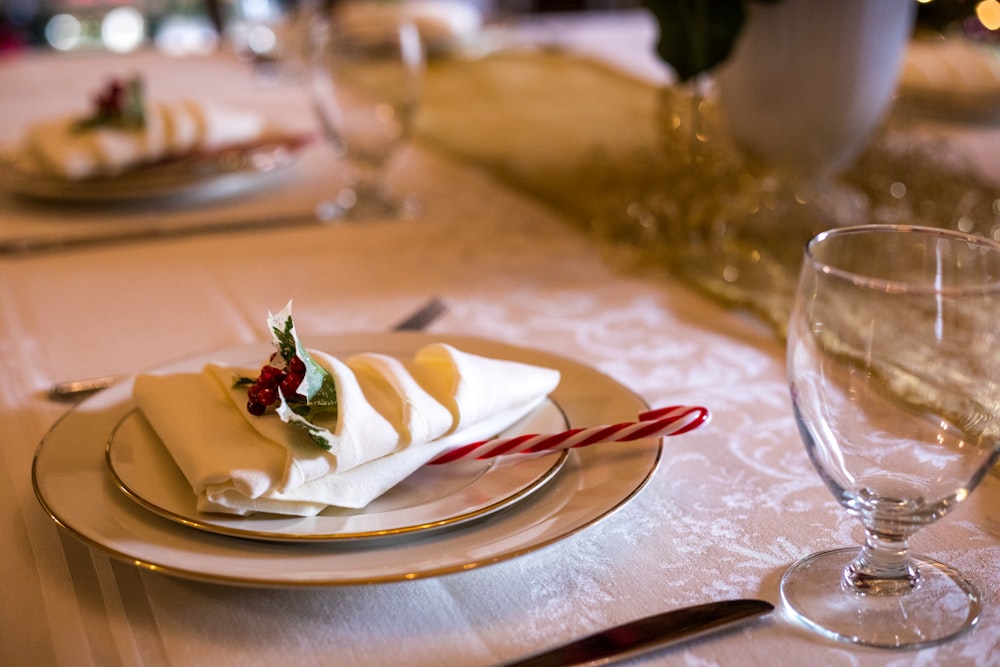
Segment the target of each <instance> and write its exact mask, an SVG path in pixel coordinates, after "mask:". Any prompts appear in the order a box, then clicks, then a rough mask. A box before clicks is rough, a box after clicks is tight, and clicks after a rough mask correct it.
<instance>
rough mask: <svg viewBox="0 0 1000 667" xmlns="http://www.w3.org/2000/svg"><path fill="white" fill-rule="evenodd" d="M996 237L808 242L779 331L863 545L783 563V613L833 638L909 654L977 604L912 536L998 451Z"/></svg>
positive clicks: (802, 405)
mask: <svg viewBox="0 0 1000 667" xmlns="http://www.w3.org/2000/svg"><path fill="white" fill-rule="evenodd" d="M998 322H1000V245H998V244H996V243H993V242H991V241H988V240H985V239H982V238H975V237H972V236H968V235H964V234H959V233H957V232H947V231H943V230H934V229H924V228H915V227H905V226H883V225H870V226H861V227H849V228H841V229H836V230H833V231H830V232H826V233H824V234H821V235H819V236H818V237H816V238H815V239H813V241H812V242H811V243H810V244H809V246H808V249H807V251H806V256H805V261H804V263H803V267H802V271H801V275H800V279H799V285H798V291H797V294H796V300H795V305H794V308H793V314H792V317H791V320H790V324H789V333H788V373H789V381H790V386H791V393H792V402H793V406H794V411H795V416H796V420H797V422H798V424H799V430H800V433H801V435H802V439H803V441H804V442H805V445H806V449H807V451H808V453H809V457H810V459H811V460H812V463H813V465H814V466H815V467H816V469H817V470H818V471H819V474H820V477H821V478H822V479H823V481H824V482H825V483H826V485H827V487H828V488H829V489H830V490H831V491H832V492H833V494H834V496H835V497H836V499H837V501H838V502H839V503H840V504H841V505H842V506H843V507H844V508H845V509H846V510H847V512H848V513H849V514H851V515H853V516H855V517H857V518H858V519H860V520H861V523H862V524H863V526H864V529H865V539H864V545H863V546H862V547H861V549H860V550H859V549H857V548H849V549H836V550H833V551H827V552H823V553H819V554H814V555H812V556H809V557H807V558H805V559H803V560H801V561H799V562H798V563H796V564H795V565H794V566H792V568H791V569H789V570H788V572H786V573H785V575H784V577H783V578H782V581H781V595H782V599H783V601H784V602H785V604H786V606H787V608H788V609H789V611H790V612H791V614H792V615H793V616H794V617H796V618H798V620H800V621H802V622H804V623H805V624H806V625H808V626H810V627H812V628H813V629H814V630H818V631H819V632H821V633H823V634H825V635H826V636H829V637H832V638H835V639H839V640H844V641H850V642H855V643H859V644H866V645H872V646H883V647H901V648H915V647H919V646H926V645H930V644H934V643H936V642H940V641H944V640H946V639H949V638H951V637H954V636H956V635H958V634H959V633H961V632H963V631H965V630H967V629H968V628H970V627H972V626H973V625H974V624H975V623H976V622H977V620H978V618H979V614H980V609H981V601H980V596H979V594H978V592H977V591H976V589H975V587H974V586H973V585H972V584H971V583H970V582H969V581H967V580H966V579H965V578H964V577H963V576H962V575H961V574H959V573H958V572H957V571H956V570H954V569H953V568H951V567H949V566H948V565H945V564H943V563H940V562H938V561H936V560H932V559H930V558H927V557H924V556H918V555H915V554H911V553H910V551H909V538H910V537H911V536H912V535H913V534H914V533H916V532H917V531H918V530H919V529H920V528H922V527H923V526H925V525H927V524H929V523H931V522H933V521H935V520H937V519H939V518H940V517H942V516H944V515H945V514H947V513H949V512H950V511H951V510H952V509H954V507H955V506H956V505H957V504H958V503H960V502H961V501H963V500H965V499H966V498H967V497H968V495H969V494H970V493H971V492H972V490H973V489H974V488H975V487H976V485H977V484H978V483H979V481H980V480H981V479H982V478H983V476H984V475H985V474H986V472H987V471H988V470H989V468H990V466H992V465H993V464H994V463H995V462H996V461H997V457H998V455H1000V328H998V326H997V323H998Z"/></svg>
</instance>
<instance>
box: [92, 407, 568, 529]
mask: <svg viewBox="0 0 1000 667" xmlns="http://www.w3.org/2000/svg"><path fill="white" fill-rule="evenodd" d="M565 428H567V424H566V419H565V417H564V416H563V414H562V412H561V411H560V410H559V408H558V407H557V406H556V405H555V404H554V403H553V402H552V401H550V400H547V401H545V402H544V403H543V404H542V405H540V406H539V407H538V408H537V409H536V410H534V411H533V412H532V413H531V414H529V415H528V416H526V417H525V418H524V419H522V420H520V421H519V422H518V423H517V424H514V425H513V426H511V428H509V429H508V430H506V431H505V432H504V433H503V434H501V436H502V437H508V436H515V435H521V434H524V433H552V432H556V431H562V430H564V429H565ZM566 457H567V454H566V452H553V453H551V454H548V455H545V456H540V457H530V456H506V457H499V458H496V459H492V460H489V461H475V460H471V461H455V462H453V463H449V464H445V465H429V466H424V467H422V468H420V469H419V470H417V472H415V473H414V474H412V475H410V477H408V478H407V479H405V480H403V481H402V482H401V483H400V484H398V485H396V486H395V487H393V488H392V489H390V490H389V491H388V492H387V493H385V494H383V495H382V496H380V497H379V498H376V499H375V500H374V501H372V502H371V503H369V504H368V505H367V506H366V507H364V508H362V509H346V508H336V507H331V508H328V509H326V510H324V511H323V512H321V513H320V514H318V515H317V516H312V517H288V516H279V515H269V514H254V515H251V516H246V517H242V516H234V515H231V514H214V513H212V514H210V513H205V512H199V511H198V508H197V497H196V495H195V493H194V491H193V490H192V489H191V485H190V484H189V483H188V481H187V479H185V477H184V474H183V473H182V472H181V470H180V468H178V467H177V464H176V463H175V462H174V460H173V458H172V457H171V456H170V452H169V451H168V450H167V448H166V446H165V445H164V444H163V442H162V441H161V440H160V439H159V437H157V435H156V432H155V431H154V430H153V427H152V426H151V425H150V423H149V422H148V421H147V420H146V418H145V417H144V416H143V415H142V412H141V411H139V410H138V409H135V410H133V411H131V412H129V413H128V414H127V415H126V416H125V418H124V419H122V421H121V422H119V423H118V425H117V426H115V428H114V430H113V431H112V435H111V440H110V441H109V442H108V449H107V460H108V469H109V471H110V472H111V476H112V478H113V479H114V480H115V483H116V484H118V486H119V487H120V488H121V489H122V491H124V492H125V493H126V495H128V496H129V497H131V498H133V499H134V500H136V501H137V502H138V503H139V504H141V505H143V506H144V507H146V508H147V509H150V510H152V511H153V512H156V513H157V514H159V515H161V516H164V517H166V518H168V519H171V520H173V521H177V522H179V523H182V524H184V525H186V526H191V527H193V528H199V529H201V530H206V531H208V532H214V533H219V534H222V535H232V536H234V537H246V538H253V539H260V540H274V541H279V542H301V541H312V542H319V541H331V540H352V539H371V538H375V537H395V536H398V535H404V534H412V533H417V532H425V531H429V530H437V529H440V528H443V527H445V526H453V525H456V524H458V523H462V522H465V521H472V520H474V519H479V518H481V517H484V516H487V515H488V514H492V513H493V512H497V511H499V510H501V509H503V508H504V507H507V506H509V505H511V504H512V503H515V502H520V501H521V500H523V499H525V498H527V497H528V495H529V494H530V493H531V492H533V491H535V490H537V489H538V488H539V487H540V486H541V485H543V484H545V482H547V481H548V480H550V479H551V478H552V476H553V475H555V474H556V473H557V472H558V471H559V468H561V467H562V464H563V462H564V461H565V459H566Z"/></svg>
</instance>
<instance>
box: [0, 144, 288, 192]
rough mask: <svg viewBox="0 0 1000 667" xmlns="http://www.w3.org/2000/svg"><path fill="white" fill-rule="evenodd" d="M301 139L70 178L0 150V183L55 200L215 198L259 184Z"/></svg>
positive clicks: (279, 168)
mask: <svg viewBox="0 0 1000 667" xmlns="http://www.w3.org/2000/svg"><path fill="white" fill-rule="evenodd" d="M304 141H305V140H304V139H301V138H297V137H294V138H293V137H290V138H288V139H286V140H275V141H274V142H272V143H268V144H265V145H260V146H256V147H254V148H248V149H233V150H229V151H225V152H223V153H221V154H218V155H214V156H211V157H204V158H191V159H179V160H174V161H170V162H166V163H164V164H158V165H151V166H148V167H139V168H137V169H132V170H130V171H127V172H124V173H122V174H119V175H116V176H107V177H96V178H85V179H81V180H70V179H66V178H60V177H58V176H56V175H53V174H48V173H45V172H42V171H40V170H38V169H37V168H34V167H32V166H30V165H28V164H26V163H25V162H24V161H23V160H20V159H19V158H18V157H17V155H16V153H14V152H10V153H8V154H4V155H2V156H0V185H2V187H3V190H5V191H6V192H8V193H10V194H12V195H15V196H18V197H25V198H28V199H37V200H41V201H48V202H61V203H103V204H123V203H129V202H139V201H145V200H151V199H156V198H160V197H192V198H194V197H197V198H198V199H199V200H201V199H217V198H221V197H228V196H232V195H235V194H239V193H241V192H246V191H248V190H250V189H252V188H259V187H261V186H262V185H263V184H264V183H265V182H266V181H267V180H269V179H273V178H274V177H275V176H276V175H277V174H279V173H280V172H281V171H282V170H283V169H284V168H285V167H287V166H288V165H290V164H292V162H294V160H295V158H296V156H297V155H298V152H299V150H300V149H301V148H302V146H303V145H304Z"/></svg>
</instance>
